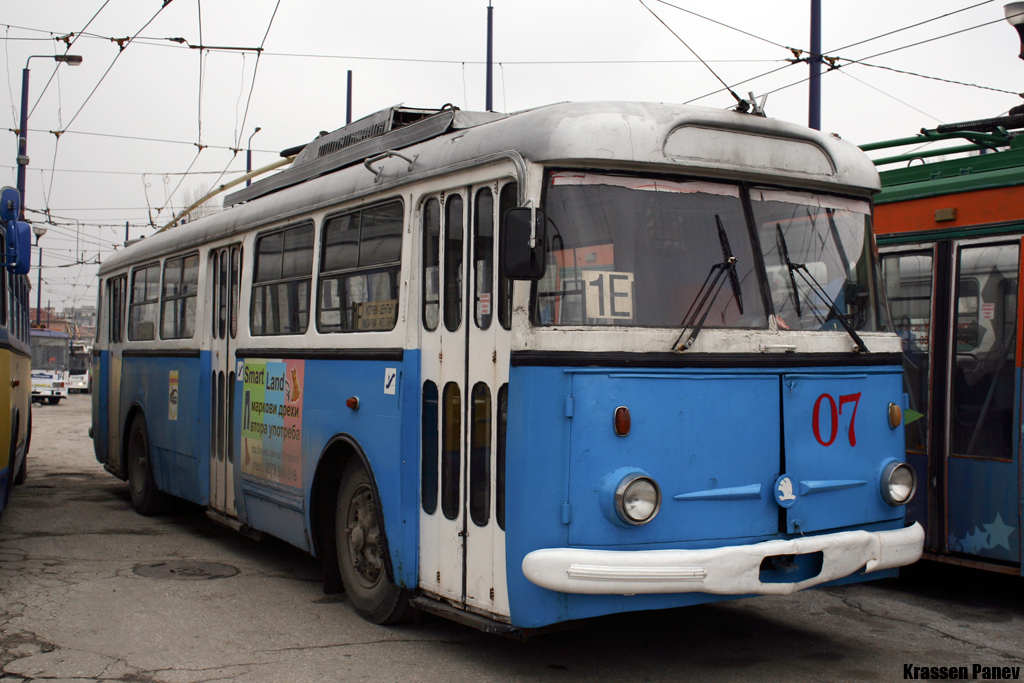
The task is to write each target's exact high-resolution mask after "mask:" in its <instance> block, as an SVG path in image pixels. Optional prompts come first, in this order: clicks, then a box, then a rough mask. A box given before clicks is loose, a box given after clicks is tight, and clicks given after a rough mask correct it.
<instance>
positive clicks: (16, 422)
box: [0, 187, 32, 513]
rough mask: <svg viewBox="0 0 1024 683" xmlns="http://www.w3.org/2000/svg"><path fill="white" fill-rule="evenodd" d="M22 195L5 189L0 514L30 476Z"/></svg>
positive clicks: (27, 243) (0, 240) (1, 210)
mask: <svg viewBox="0 0 1024 683" xmlns="http://www.w3.org/2000/svg"><path fill="white" fill-rule="evenodd" d="M20 204H21V202H20V194H19V193H18V191H17V190H16V189H14V188H11V187H5V188H3V190H2V191H0V255H2V257H3V265H4V266H5V270H6V272H5V271H0V377H4V378H8V377H9V378H10V380H9V382H8V383H6V385H5V386H4V388H3V390H0V444H6V446H5V447H0V513H2V512H3V511H4V510H5V509H6V508H7V503H8V501H9V500H10V497H11V489H12V488H13V487H14V485H15V484H20V483H22V482H24V481H25V475H26V473H27V465H26V459H27V458H28V448H29V442H30V441H31V435H32V413H31V401H32V398H31V394H32V351H31V348H30V346H29V315H28V301H29V299H28V291H29V281H28V277H27V275H28V271H29V267H30V264H29V256H30V253H31V248H32V242H31V234H32V233H31V229H30V228H29V225H28V223H25V222H23V221H19V220H18V216H19V214H20V212H19V206H20Z"/></svg>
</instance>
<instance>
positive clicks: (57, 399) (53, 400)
mask: <svg viewBox="0 0 1024 683" xmlns="http://www.w3.org/2000/svg"><path fill="white" fill-rule="evenodd" d="M46 402H47V403H49V404H50V405H51V406H55V405H57V404H58V403H60V396H47V397H46Z"/></svg>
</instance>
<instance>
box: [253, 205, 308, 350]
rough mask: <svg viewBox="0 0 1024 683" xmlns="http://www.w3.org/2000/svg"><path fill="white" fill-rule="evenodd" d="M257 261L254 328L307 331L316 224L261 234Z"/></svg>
mask: <svg viewBox="0 0 1024 683" xmlns="http://www.w3.org/2000/svg"><path fill="white" fill-rule="evenodd" d="M255 261H256V263H255V269H254V272H253V286H252V308H251V312H250V315H249V330H250V332H251V333H252V334H253V335H254V336H266V335H278V334H303V333H304V332H305V331H306V329H307V328H308V327H309V290H310V285H311V280H312V274H313V224H312V223H306V224H304V225H298V226H295V227H293V228H288V229H286V230H280V231H278V232H274V233H270V234H266V235H261V236H260V237H257V238H256V259H255Z"/></svg>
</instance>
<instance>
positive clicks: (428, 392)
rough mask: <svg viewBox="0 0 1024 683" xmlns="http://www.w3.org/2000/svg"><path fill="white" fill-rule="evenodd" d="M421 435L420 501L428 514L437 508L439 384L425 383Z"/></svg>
mask: <svg viewBox="0 0 1024 683" xmlns="http://www.w3.org/2000/svg"><path fill="white" fill-rule="evenodd" d="M422 413H423V416H422V423H423V424H422V432H421V435H420V442H421V445H420V503H421V504H422V505H423V511H424V512H426V513H427V514H428V515H432V514H434V511H436V510H437V424H438V423H437V385H436V384H434V383H433V382H431V381H430V380H427V381H426V382H424V383H423V410H422Z"/></svg>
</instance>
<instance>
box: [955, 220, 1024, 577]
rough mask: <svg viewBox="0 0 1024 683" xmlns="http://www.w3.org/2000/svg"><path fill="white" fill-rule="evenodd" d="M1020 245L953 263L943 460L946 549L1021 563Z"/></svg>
mask: <svg viewBox="0 0 1024 683" xmlns="http://www.w3.org/2000/svg"><path fill="white" fill-rule="evenodd" d="M1019 257H1020V243H1019V242H1018V241H1017V240H1014V241H1011V242H996V241H987V242H983V241H977V240H975V241H971V242H961V243H959V244H957V245H956V253H955V259H954V276H953V283H954V287H955V290H954V297H953V303H952V310H951V312H950V317H951V318H952V334H951V343H950V348H949V354H950V355H949V368H948V378H949V381H948V386H949V391H948V398H949V402H948V406H947V434H948V441H947V444H948V448H947V450H946V453H945V458H946V472H945V474H946V514H947V518H946V533H947V539H946V540H947V543H948V551H949V552H955V553H964V554H967V555H977V556H980V557H984V558H991V559H997V560H1006V561H1011V562H1019V561H1020V469H1019V458H1020V453H1019V450H1020V449H1019V444H1020V396H1021V393H1020V368H1019V367H1018V365H1019V362H1020V361H1019V351H1018V349H1019V346H1020V335H1019V323H1018V305H1019V301H1020V298H1019V294H1018V290H1019V283H1020V278H1019V275H1018V271H1019V264H1020V258H1019Z"/></svg>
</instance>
